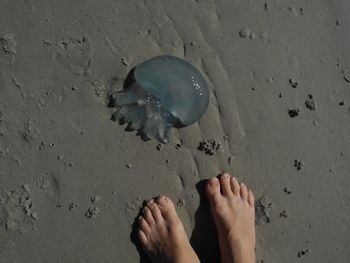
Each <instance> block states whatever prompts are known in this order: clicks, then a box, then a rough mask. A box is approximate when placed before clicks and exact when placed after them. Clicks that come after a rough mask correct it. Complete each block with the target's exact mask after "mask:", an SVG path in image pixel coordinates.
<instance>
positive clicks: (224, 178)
mask: <svg viewBox="0 0 350 263" xmlns="http://www.w3.org/2000/svg"><path fill="white" fill-rule="evenodd" d="M230 178H231V176H230V175H229V174H227V173H223V174H221V175H220V184H221V189H222V194H223V195H224V196H228V195H230V194H232V190H231V184H230Z"/></svg>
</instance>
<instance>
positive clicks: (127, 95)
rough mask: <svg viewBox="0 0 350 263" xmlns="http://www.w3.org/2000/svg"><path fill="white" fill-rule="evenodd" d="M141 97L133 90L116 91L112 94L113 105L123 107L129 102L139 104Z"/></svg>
mask: <svg viewBox="0 0 350 263" xmlns="http://www.w3.org/2000/svg"><path fill="white" fill-rule="evenodd" d="M139 99H140V97H139V96H138V95H137V94H136V93H134V92H133V91H132V90H124V91H119V92H115V93H113V94H112V95H111V102H112V106H113V107H122V106H125V105H129V104H138V101H139Z"/></svg>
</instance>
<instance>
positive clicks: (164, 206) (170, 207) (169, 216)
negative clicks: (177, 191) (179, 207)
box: [156, 196, 178, 221]
mask: <svg viewBox="0 0 350 263" xmlns="http://www.w3.org/2000/svg"><path fill="white" fill-rule="evenodd" d="M156 202H157V205H158V207H159V210H160V212H161V214H162V216H163V217H164V218H165V219H166V220H170V221H171V220H174V219H177V218H178V217H177V213H176V209H175V206H174V203H173V201H171V199H170V198H169V197H167V196H160V197H158V199H157V200H156Z"/></svg>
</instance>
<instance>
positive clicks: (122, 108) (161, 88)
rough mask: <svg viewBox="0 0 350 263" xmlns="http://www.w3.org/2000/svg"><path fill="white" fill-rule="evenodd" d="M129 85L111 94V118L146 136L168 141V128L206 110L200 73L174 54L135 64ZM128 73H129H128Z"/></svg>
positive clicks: (186, 122) (190, 120)
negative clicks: (112, 109)
mask: <svg viewBox="0 0 350 263" xmlns="http://www.w3.org/2000/svg"><path fill="white" fill-rule="evenodd" d="M130 73H131V77H130V78H131V81H130V85H128V86H127V87H126V89H124V90H123V91H119V92H115V93H113V94H112V95H111V96H110V105H111V106H112V107H115V108H117V111H116V112H114V113H113V115H112V119H113V120H120V121H122V122H124V123H128V128H129V129H131V130H138V131H140V133H141V134H142V135H144V136H145V138H148V139H149V138H150V137H154V138H156V139H157V140H159V141H160V142H162V143H168V141H169V136H170V134H171V129H172V128H173V127H175V128H182V127H185V126H189V125H191V124H193V123H195V122H196V121H198V120H199V119H200V118H201V117H202V115H203V114H204V113H205V111H206V109H207V107H208V103H209V91H208V87H207V84H206V82H205V80H204V78H203V76H202V75H201V73H200V72H199V71H198V70H197V69H196V68H195V67H194V66H192V65H191V64H190V63H188V62H187V61H185V60H183V59H180V58H178V57H174V56H166V55H163V56H156V57H153V58H150V59H148V60H146V61H144V62H142V63H141V64H139V65H137V66H136V67H135V68H134V69H133V70H132V71H131V72H130ZM129 75H130V74H129Z"/></svg>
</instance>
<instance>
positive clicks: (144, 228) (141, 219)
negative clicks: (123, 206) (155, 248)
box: [138, 216, 151, 236]
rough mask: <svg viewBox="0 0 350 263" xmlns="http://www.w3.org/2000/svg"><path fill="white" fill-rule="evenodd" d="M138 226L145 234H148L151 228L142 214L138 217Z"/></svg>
mask: <svg viewBox="0 0 350 263" xmlns="http://www.w3.org/2000/svg"><path fill="white" fill-rule="evenodd" d="M138 223H139V228H140V230H142V231H143V232H144V233H145V234H146V236H147V235H149V233H150V232H151V228H150V227H149V225H148V223H147V221H146V220H145V219H144V217H143V216H140V217H139V222H138Z"/></svg>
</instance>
